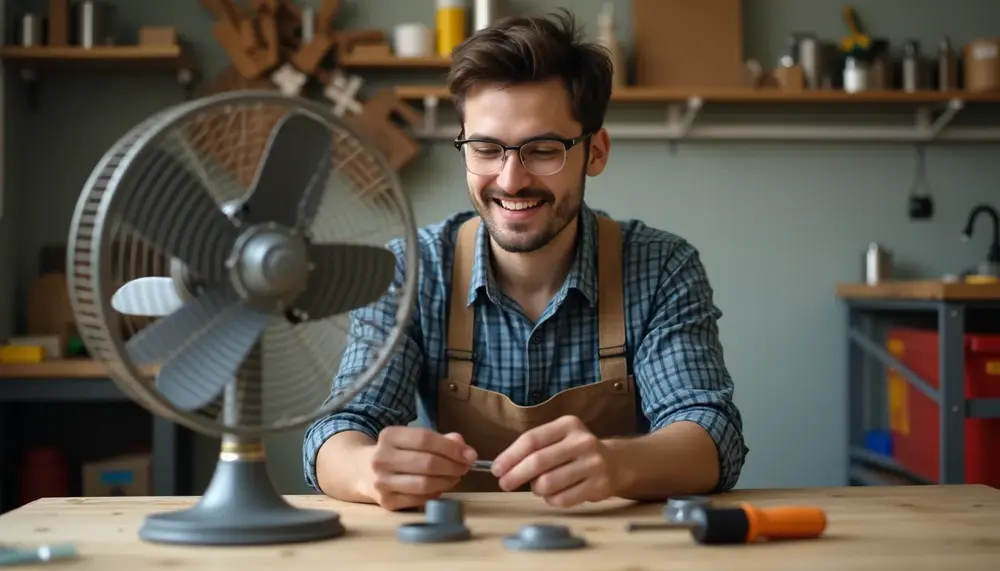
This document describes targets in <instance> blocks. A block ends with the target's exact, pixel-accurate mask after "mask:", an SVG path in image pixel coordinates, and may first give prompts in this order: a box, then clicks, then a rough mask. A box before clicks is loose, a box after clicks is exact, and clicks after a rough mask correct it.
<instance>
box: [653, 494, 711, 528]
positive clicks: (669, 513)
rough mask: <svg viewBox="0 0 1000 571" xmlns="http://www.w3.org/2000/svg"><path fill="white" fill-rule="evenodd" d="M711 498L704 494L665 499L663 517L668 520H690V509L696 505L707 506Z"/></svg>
mask: <svg viewBox="0 0 1000 571" xmlns="http://www.w3.org/2000/svg"><path fill="white" fill-rule="evenodd" d="M711 503H712V502H711V500H709V499H708V498H706V497H704V496H677V497H674V498H670V499H669V500H667V505H665V506H664V507H663V519H665V520H667V521H668V522H686V521H690V518H691V510H692V509H694V508H697V507H708V506H710V505H711Z"/></svg>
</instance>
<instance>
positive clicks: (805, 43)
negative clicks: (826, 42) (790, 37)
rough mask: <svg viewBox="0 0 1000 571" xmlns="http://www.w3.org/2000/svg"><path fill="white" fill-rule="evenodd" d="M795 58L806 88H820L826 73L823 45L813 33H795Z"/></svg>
mask: <svg viewBox="0 0 1000 571" xmlns="http://www.w3.org/2000/svg"><path fill="white" fill-rule="evenodd" d="M796 40H797V41H796V49H797V51H798V54H797V59H798V62H799V65H801V66H802V73H803V75H804V77H805V84H806V88H807V89H820V88H821V87H822V81H823V75H824V74H825V73H826V69H825V65H824V64H825V63H826V60H825V59H824V57H823V45H822V43H820V41H819V40H818V39H817V38H816V36H815V35H813V34H796Z"/></svg>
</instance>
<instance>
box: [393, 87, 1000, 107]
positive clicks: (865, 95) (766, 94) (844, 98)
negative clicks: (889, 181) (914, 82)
mask: <svg viewBox="0 0 1000 571" xmlns="http://www.w3.org/2000/svg"><path fill="white" fill-rule="evenodd" d="M395 91H396V94H397V95H398V96H399V97H400V98H401V99H404V100H410V101H417V100H422V99H424V98H426V97H437V98H439V99H448V98H450V94H449V93H448V88H447V87H445V86H437V85H431V86H420V85H416V86H409V85H401V86H398V87H396V88H395ZM691 98H699V99H701V100H702V101H703V102H705V103H819V104H823V103H867V104H907V103H908V104H913V105H927V104H935V103H946V102H948V101H951V100H953V99H961V100H962V101H964V102H966V103H995V104H1000V92H993V93H969V92H965V91H921V92H916V93H907V92H905V91H868V92H862V93H847V92H844V91H835V90H817V91H800V92H788V91H779V90H777V89H695V88H691V89H669V88H657V87H626V88H623V89H618V90H616V91H615V92H614V93H613V94H612V96H611V100H612V101H615V102H622V103H674V102H684V101H687V100H689V99H691Z"/></svg>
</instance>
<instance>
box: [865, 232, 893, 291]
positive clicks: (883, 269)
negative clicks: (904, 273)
mask: <svg viewBox="0 0 1000 571" xmlns="http://www.w3.org/2000/svg"><path fill="white" fill-rule="evenodd" d="M891 278H892V254H891V252H889V250H887V249H886V248H885V247H883V246H882V245H881V244H878V243H876V242H872V243H870V244H868V249H867V250H865V283H866V284H867V285H870V286H873V285H878V284H880V283H882V282H884V281H886V280H889V279H891Z"/></svg>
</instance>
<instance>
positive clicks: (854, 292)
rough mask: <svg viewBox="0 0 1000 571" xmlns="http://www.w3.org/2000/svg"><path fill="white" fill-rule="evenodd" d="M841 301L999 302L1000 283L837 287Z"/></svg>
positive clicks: (935, 282) (890, 283)
mask: <svg viewBox="0 0 1000 571" xmlns="http://www.w3.org/2000/svg"><path fill="white" fill-rule="evenodd" d="M837 297H839V298H843V299H923V300H954V301H958V300H1000V283H982V284H978V283H965V282H954V283H952V282H945V281H941V280H896V281H887V282H883V283H880V284H876V285H868V284H864V283H842V284H837Z"/></svg>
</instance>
